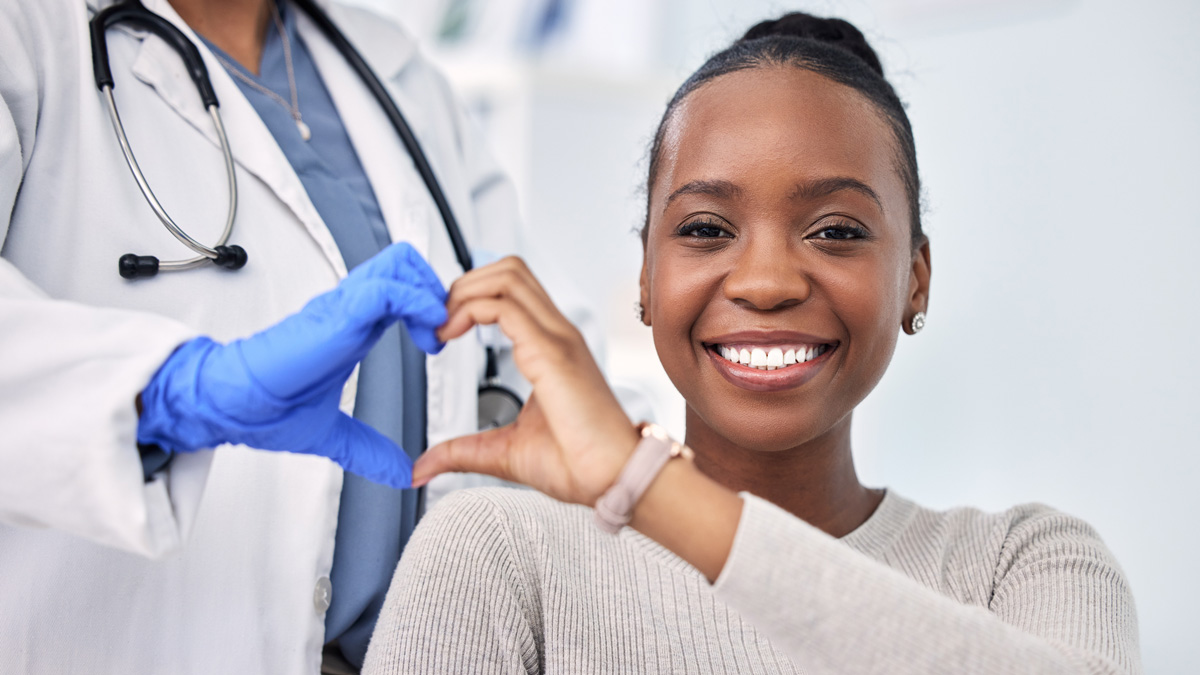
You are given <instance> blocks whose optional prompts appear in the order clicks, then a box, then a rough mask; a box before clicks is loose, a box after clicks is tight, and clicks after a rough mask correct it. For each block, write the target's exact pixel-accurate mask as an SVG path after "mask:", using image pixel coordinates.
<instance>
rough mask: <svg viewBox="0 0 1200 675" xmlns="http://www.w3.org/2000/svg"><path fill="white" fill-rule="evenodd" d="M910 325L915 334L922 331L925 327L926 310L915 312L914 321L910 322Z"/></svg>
mask: <svg viewBox="0 0 1200 675" xmlns="http://www.w3.org/2000/svg"><path fill="white" fill-rule="evenodd" d="M908 327H909V328H910V329H911V330H912V333H913V335H916V334H917V333H920V332H921V329H922V328H924V327H925V312H917V313H916V314H914V315H913V318H912V321H911V322H910V323H909V324H908Z"/></svg>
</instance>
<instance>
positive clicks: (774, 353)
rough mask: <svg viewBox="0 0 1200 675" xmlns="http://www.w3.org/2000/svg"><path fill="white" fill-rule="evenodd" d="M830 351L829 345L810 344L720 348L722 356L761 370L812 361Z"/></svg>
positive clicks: (776, 368) (719, 351)
mask: <svg viewBox="0 0 1200 675" xmlns="http://www.w3.org/2000/svg"><path fill="white" fill-rule="evenodd" d="M827 351H829V346H828V345H810V346H807V347H800V348H799V349H788V350H786V351H785V350H784V349H783V348H782V347H751V348H742V349H737V348H734V347H726V346H723V345H722V346H721V347H720V349H718V351H717V353H719V354H720V355H721V356H722V357H724V358H725V359H726V360H727V361H732V362H733V363H740V364H742V365H743V366H750V367H751V368H757V369H759V370H778V369H780V368H786V367H788V366H792V365H795V364H797V363H805V362H808V361H812V360H813V359H815V358H817V357H818V356H820V355H821V354H824V353H825V352H827Z"/></svg>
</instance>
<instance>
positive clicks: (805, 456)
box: [687, 408, 883, 537]
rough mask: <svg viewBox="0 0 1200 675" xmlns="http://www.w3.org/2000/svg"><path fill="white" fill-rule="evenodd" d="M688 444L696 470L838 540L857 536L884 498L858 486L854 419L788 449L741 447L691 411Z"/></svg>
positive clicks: (878, 493)
mask: <svg viewBox="0 0 1200 675" xmlns="http://www.w3.org/2000/svg"><path fill="white" fill-rule="evenodd" d="M687 444H688V446H689V447H691V448H692V450H694V451H695V453H696V466H697V468H699V469H700V470H701V471H703V472H704V473H705V474H706V475H708V476H709V477H710V478H712V479H713V480H715V481H717V482H718V483H721V484H722V485H724V486H725V487H727V488H729V489H730V490H734V491H739V492H740V491H743V490H744V491H746V492H750V493H751V494H754V495H756V496H758V497H762V498H763V499H766V500H767V501H769V502H771V503H773V504H775V505H777V506H779V507H781V508H783V509H785V510H787V511H789V512H790V513H792V514H793V515H795V516H797V517H799V518H801V519H803V520H804V521H805V522H807V523H809V524H810V525H812V526H814V527H817V528H819V529H821V530H823V531H825V532H826V533H828V534H830V535H832V536H834V537H843V536H845V535H847V534H849V533H850V532H852V531H854V529H855V528H857V527H858V526H859V525H862V524H863V523H864V522H866V520H867V518H869V517H870V516H871V514H872V513H874V512H875V508H876V507H877V506H879V502H880V501H881V500H882V499H883V493H882V491H880V490H871V489H868V488H866V487H864V486H863V485H862V483H860V482H859V481H858V474H857V473H856V472H855V470H854V459H853V457H852V455H851V452H850V416H847V417H846V419H845V420H843V421H842V422H840V423H839V424H838V425H837V426H835V427H834V428H833V429H831V430H830V431H829V432H827V433H826V434H824V435H823V436H821V437H819V438H816V439H814V440H812V441H809V442H807V443H805V444H803V445H800V446H797V447H795V448H791V449H788V450H779V451H764V450H755V449H752V448H746V447H742V446H739V445H737V444H735V443H733V442H731V441H729V440H728V439H726V438H724V437H722V436H720V435H719V434H717V433H716V432H715V431H713V430H712V429H711V428H710V427H709V426H708V425H707V424H705V423H704V422H703V421H701V420H700V419H699V418H698V417H697V416H696V414H695V413H694V412H693V411H692V409H691V408H688V411H687Z"/></svg>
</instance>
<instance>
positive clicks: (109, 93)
mask: <svg viewBox="0 0 1200 675" xmlns="http://www.w3.org/2000/svg"><path fill="white" fill-rule="evenodd" d="M101 91H102V92H103V93H104V100H105V101H106V102H107V103H108V115H109V117H110V118H111V119H112V124H113V130H114V131H115V132H116V134H117V142H118V143H119V144H120V146H121V152H122V154H124V155H125V163H126V164H128V165H129V171H130V172H131V173H132V174H133V178H134V180H136V181H137V184H138V187H139V188H140V189H141V191H142V196H143V197H145V198H146V203H147V204H149V205H150V209H151V210H153V211H154V214H155V215H156V216H158V219H159V221H161V222H162V224H163V226H164V227H166V228H167V230H168V231H170V233H171V234H173V235H175V238H176V239H178V240H179V241H180V242H181V243H183V244H184V245H185V246H187V247H188V248H190V249H192V250H193V251H195V252H196V253H198V254H200V255H198V256H196V257H195V258H189V259H187V260H173V261H172V260H168V261H162V262H160V263H159V270H160V271H161V270H186V269H191V268H193V267H199V266H200V265H203V264H204V263H206V262H208V261H209V260H215V259H216V258H217V257H218V256H219V255H220V253H219V252H218V251H217V249H216V246H224V245H225V244H226V243H228V242H229V235H230V234H231V233H232V232H233V220H234V216H236V215H237V201H238V191H237V177H236V175H235V173H234V168H233V152H232V151H231V150H230V149H229V138H228V137H227V136H226V134H225V125H224V124H223V123H222V122H221V112H220V108H219V107H218V106H217V104H216V103H213V104H211V105H209V106H208V115H209V117H211V118H212V121H213V126H214V127H215V128H216V130H217V139H218V140H219V141H220V143H221V154H222V155H223V156H224V158H225V177H226V180H227V181H228V183H229V213H228V215H227V216H226V218H225V229H224V230H222V231H221V237H220V239H218V240H217V244H216V246H214V247H209V246H205V245H204V244H202V243H200V242H198V241H196V240H195V239H193V238H192V237H191V236H190V235H188V233H187V232H185V231H184V230H183V228H181V227H179V225H177V224H176V223H175V221H174V220H173V219H172V218H171V216H170V215H169V214H168V213H167V210H166V209H165V208H163V205H162V203H161V202H159V201H158V197H157V196H155V194H154V190H153V189H152V188H151V187H150V183H149V181H147V180H146V176H145V174H143V173H142V168H141V166H139V165H138V161H137V158H136V157H134V154H133V148H132V147H130V145H129V137H128V136H126V135H125V125H123V124H122V123H121V113H120V112H118V111H117V103H116V101H115V100H114V99H113V88H112V85H108V84H106V85H103V87H102V88H101Z"/></svg>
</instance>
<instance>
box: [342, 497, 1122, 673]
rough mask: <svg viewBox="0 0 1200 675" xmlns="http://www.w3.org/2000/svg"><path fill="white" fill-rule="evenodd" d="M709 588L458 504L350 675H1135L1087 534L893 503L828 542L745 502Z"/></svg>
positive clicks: (1026, 511)
mask: <svg viewBox="0 0 1200 675" xmlns="http://www.w3.org/2000/svg"><path fill="white" fill-rule="evenodd" d="M742 496H743V499H744V500H745V508H744V509H743V513H742V519H741V522H740V523H739V526H738V533H737V536H736V538H735V540H734V546H733V550H732V552H731V554H730V558H729V560H728V562H727V563H726V565H725V568H724V570H723V571H722V574H721V577H720V578H719V579H718V580H717V582H716V584H713V585H709V583H708V582H707V581H706V580H705V579H704V577H703V576H702V575H701V574H700V573H699V572H698V571H696V570H695V569H694V568H692V567H691V566H690V565H688V564H687V563H686V562H684V561H683V560H681V559H680V558H678V557H677V556H675V555H674V554H672V553H671V552H669V551H667V550H666V549H664V548H662V547H661V546H659V545H658V544H657V543H655V542H653V541H652V540H650V539H647V538H646V537H644V536H642V535H640V534H638V533H637V532H635V531H633V530H631V529H629V528H626V529H625V530H623V531H622V532H621V533H620V534H619V535H616V536H612V535H607V534H604V533H602V532H600V531H599V530H598V529H597V528H596V527H595V526H594V525H593V524H592V522H591V520H592V513H591V510H590V509H587V508H584V507H579V506H568V505H564V504H561V503H559V502H556V501H553V500H551V499H549V498H547V497H545V496H543V495H540V494H538V493H534V492H529V491H523V490H512V489H503V488H486V489H480V490H465V491H460V492H457V493H454V494H452V495H450V496H448V497H446V498H445V499H444V500H442V502H441V503H439V504H438V506H437V508H435V509H434V510H433V511H431V512H430V513H429V514H428V515H427V516H426V517H425V519H424V520H423V521H422V523H421V525H420V526H419V527H418V528H417V531H416V533H415V534H414V535H413V538H412V540H411V541H410V543H409V545H408V549H407V550H406V552H405V554H404V557H403V559H402V560H401V561H400V565H399V567H398V568H397V570H396V575H395V577H394V579H393V581H392V586H391V589H390V591H389V593H388V597H387V601H386V603H385V605H384V608H383V612H382V614H381V616H380V619H379V623H378V625H377V628H376V632H375V635H374V637H373V638H372V642H371V646H370V650H369V652H368V654H367V661H366V665H365V668H364V673H366V674H368V675H374V674H379V673H416V672H420V673H522V672H528V673H808V674H810V675H817V674H823V673H889V674H898V675H904V674H907V673H912V674H913V675H916V674H918V673H921V674H926V673H947V674H949V673H955V674H962V673H989V674H990V673H997V674H1000V673H1005V674H1007V673H1140V672H1141V665H1140V660H1139V656H1138V646H1137V622H1136V618H1135V615H1134V607H1133V599H1132V597H1131V595H1130V592H1129V588H1128V586H1127V584H1126V582H1125V578H1124V576H1123V575H1122V573H1121V570H1120V568H1119V567H1118V566H1117V564H1116V562H1115V561H1114V560H1113V558H1112V556H1111V554H1110V553H1109V552H1108V550H1107V549H1106V548H1105V547H1104V544H1103V543H1102V542H1101V541H1100V539H1099V537H1098V536H1097V535H1096V533H1095V532H1094V531H1093V530H1092V528H1091V527H1089V526H1088V525H1087V524H1086V523H1084V522H1082V521H1080V520H1079V519H1077V518H1073V517H1071V516H1067V515H1064V514H1061V513H1058V512H1056V511H1054V510H1052V509H1050V508H1048V507H1045V506H1041V505H1024V506H1018V507H1014V508H1012V509H1009V510H1008V511H1005V512H1003V513H999V514H986V513H983V512H980V511H978V510H975V509H953V510H950V511H945V512H936V511H931V510H929V509H924V508H922V507H920V506H917V505H916V504H914V503H912V502H910V501H907V500H905V499H903V498H901V497H899V496H896V495H895V494H894V493H891V492H889V493H888V494H887V496H886V497H885V498H884V500H883V502H882V504H881V505H880V506H879V508H878V509H877V510H876V512H875V513H874V514H873V515H872V516H871V518H870V519H869V520H868V521H867V522H866V523H864V524H863V525H862V526H861V527H860V528H858V529H857V530H855V531H854V532H853V533H851V534H850V535H848V536H846V537H844V538H843V539H841V540H837V539H833V538H831V537H829V536H828V535H826V534H824V533H823V532H820V531H819V530H817V529H815V528H813V527H812V526H810V525H808V524H807V523H805V522H804V521H802V520H800V519H798V518H796V517H794V516H792V515H791V514H789V513H787V512H785V511H783V510H782V509H779V508H778V507H776V506H774V505H772V504H770V503H768V502H766V501H763V500H761V499H758V498H756V497H754V496H752V495H748V494H743V495H742Z"/></svg>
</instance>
